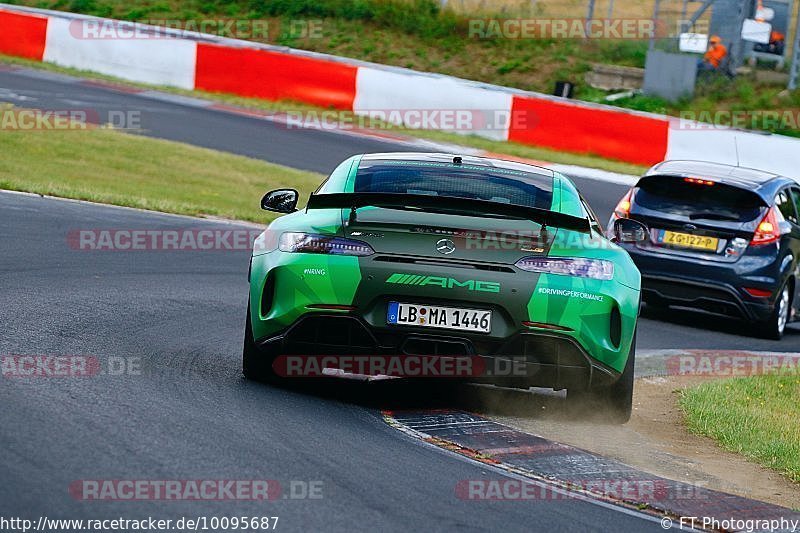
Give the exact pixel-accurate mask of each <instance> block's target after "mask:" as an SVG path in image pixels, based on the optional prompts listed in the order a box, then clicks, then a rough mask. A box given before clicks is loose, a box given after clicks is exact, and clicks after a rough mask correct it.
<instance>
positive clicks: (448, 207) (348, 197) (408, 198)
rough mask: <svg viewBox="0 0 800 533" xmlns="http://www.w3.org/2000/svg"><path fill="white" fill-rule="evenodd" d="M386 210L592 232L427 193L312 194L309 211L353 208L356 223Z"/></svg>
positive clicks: (519, 208)
mask: <svg viewBox="0 0 800 533" xmlns="http://www.w3.org/2000/svg"><path fill="white" fill-rule="evenodd" d="M368 206H369V207H383V208H386V209H403V210H409V209H419V210H422V211H426V212H429V213H453V212H454V211H455V212H457V213H459V214H466V215H478V216H484V217H490V218H516V219H521V220H530V221H532V222H536V223H537V224H541V225H542V226H552V227H555V228H564V229H569V230H573V231H581V232H583V233H589V231H590V226H589V220H588V219H586V218H581V217H575V216H572V215H565V214H563V213H558V212H556V211H549V210H547V209H540V208H538V207H529V206H525V205H517V204H502V203H500V202H491V201H488V200H474V199H472V198H458V197H453V196H430V195H427V194H403V193H379V192H354V193H331V194H312V195H311V197H310V198H309V199H308V205H306V209H332V208H333V209H336V208H338V209H350V219H351V220H354V219H355V215H356V210H357V209H358V208H359V207H368Z"/></svg>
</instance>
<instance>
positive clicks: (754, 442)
mask: <svg viewBox="0 0 800 533" xmlns="http://www.w3.org/2000/svg"><path fill="white" fill-rule="evenodd" d="M798 398H800V374H797V373H789V374H783V375H763V376H753V377H741V378H733V379H727V380H720V381H710V382H707V383H703V384H701V385H699V386H696V387H692V388H689V389H686V390H684V391H682V392H681V397H680V406H681V408H682V409H683V411H684V413H685V416H686V423H687V425H688V428H689V430H690V431H692V432H694V433H697V434H700V435H705V436H708V437H711V438H713V439H714V440H716V441H717V442H719V444H720V445H721V446H722V447H723V448H725V449H728V450H731V451H734V452H737V453H740V454H742V455H744V456H746V457H748V458H750V459H753V460H755V461H757V462H758V463H760V464H762V465H764V466H766V467H769V468H772V469H775V470H777V471H779V472H781V473H782V474H784V475H786V476H787V477H788V478H789V479H791V480H792V481H795V482H800V424H798V420H800V402H798Z"/></svg>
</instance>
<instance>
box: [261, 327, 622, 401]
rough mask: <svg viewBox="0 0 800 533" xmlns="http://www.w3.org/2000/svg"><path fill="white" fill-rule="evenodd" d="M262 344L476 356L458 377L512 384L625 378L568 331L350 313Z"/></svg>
mask: <svg viewBox="0 0 800 533" xmlns="http://www.w3.org/2000/svg"><path fill="white" fill-rule="evenodd" d="M256 345H257V346H258V347H259V349H260V350H261V351H262V352H263V353H264V357H268V358H271V359H273V360H275V359H276V358H278V357H281V356H298V357H321V356H346V357H350V356H359V357H371V356H375V357H398V358H404V357H436V358H459V357H460V358H472V359H473V360H480V361H482V364H481V365H476V369H477V370H478V371H477V372H476V373H475V374H473V375H470V376H469V377H468V378H464V377H457V378H456V379H463V380H466V381H471V382H486V383H494V384H498V385H505V386H510V387H531V386H533V387H549V388H553V389H556V390H560V389H564V388H577V389H588V388H595V387H601V386H605V385H610V384H612V383H614V382H615V381H617V379H618V378H619V376H620V373H619V372H617V371H615V370H613V369H611V368H609V367H607V366H606V365H603V364H602V363H600V362H599V361H597V360H595V359H593V358H592V357H590V356H589V354H588V353H587V352H586V351H585V350H584V349H583V347H581V346H580V344H579V343H578V342H577V341H575V340H574V339H573V338H571V337H568V336H566V335H559V334H557V333H550V332H533V331H532V332H528V331H524V332H517V333H515V334H513V335H511V336H509V337H507V338H505V339H495V338H489V337H486V336H481V335H475V334H469V333H463V332H447V331H443V332H436V333H433V334H431V333H429V332H427V331H419V330H417V329H416V328H408V329H406V328H402V329H401V328H398V327H387V328H376V327H374V326H371V325H370V324H369V323H367V322H366V321H365V320H363V319H362V318H361V317H358V316H354V315H346V314H321V313H320V314H316V313H315V314H308V315H304V316H302V317H300V318H299V319H298V320H297V321H296V322H295V323H294V324H292V325H291V326H289V327H288V328H286V329H285V330H284V331H282V332H280V333H279V334H277V335H274V336H270V337H268V338H263V339H259V340H257V341H256ZM326 360H327V361H335V360H336V358H335V357H333V358H327V359H326ZM419 377H437V376H419Z"/></svg>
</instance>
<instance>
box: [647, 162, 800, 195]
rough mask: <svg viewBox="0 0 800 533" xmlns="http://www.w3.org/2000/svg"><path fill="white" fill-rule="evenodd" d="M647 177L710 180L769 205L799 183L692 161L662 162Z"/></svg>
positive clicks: (754, 172)
mask: <svg viewBox="0 0 800 533" xmlns="http://www.w3.org/2000/svg"><path fill="white" fill-rule="evenodd" d="M648 176H676V177H700V178H710V179H713V180H714V181H716V182H718V183H724V184H725V185H731V186H734V187H738V188H742V189H749V190H752V191H753V192H755V193H756V194H758V195H759V196H761V197H762V198H763V199H764V200H766V201H767V202H768V203H770V202H771V201H772V196H774V194H775V193H776V192H777V190H778V189H780V188H781V187H783V186H784V185H788V184H792V183H796V182H795V180H793V179H791V178H787V177H786V176H782V175H780V174H775V173H774V172H769V171H766V170H758V169H755V168H747V167H740V166H735V165H726V164H724V163H712V162H709V161H690V160H671V161H663V162H661V163H658V164H657V165H654V166H653V167H651V168H650V170H648V171H647V172H646V173H645V175H644V177H648Z"/></svg>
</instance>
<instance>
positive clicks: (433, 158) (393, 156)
mask: <svg viewBox="0 0 800 533" xmlns="http://www.w3.org/2000/svg"><path fill="white" fill-rule="evenodd" d="M455 157H460V158H461V161H462V162H463V163H464V164H467V165H473V166H484V167H487V168H502V169H507V170H516V171H522V172H529V173H532V174H540V175H542V176H546V177H549V178H554V177H555V172H553V171H552V170H550V169H549V168H545V167H540V166H536V165H531V164H528V163H521V162H519V161H509V160H506V159H497V158H494V157H479V156H474V155H463V154H455V153H453V154H448V153H443V152H384V153H374V154H364V155H363V156H362V157H361V160H362V161H376V160H384V161H385V160H395V161H428V162H435V163H452V162H453V158H455Z"/></svg>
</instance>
